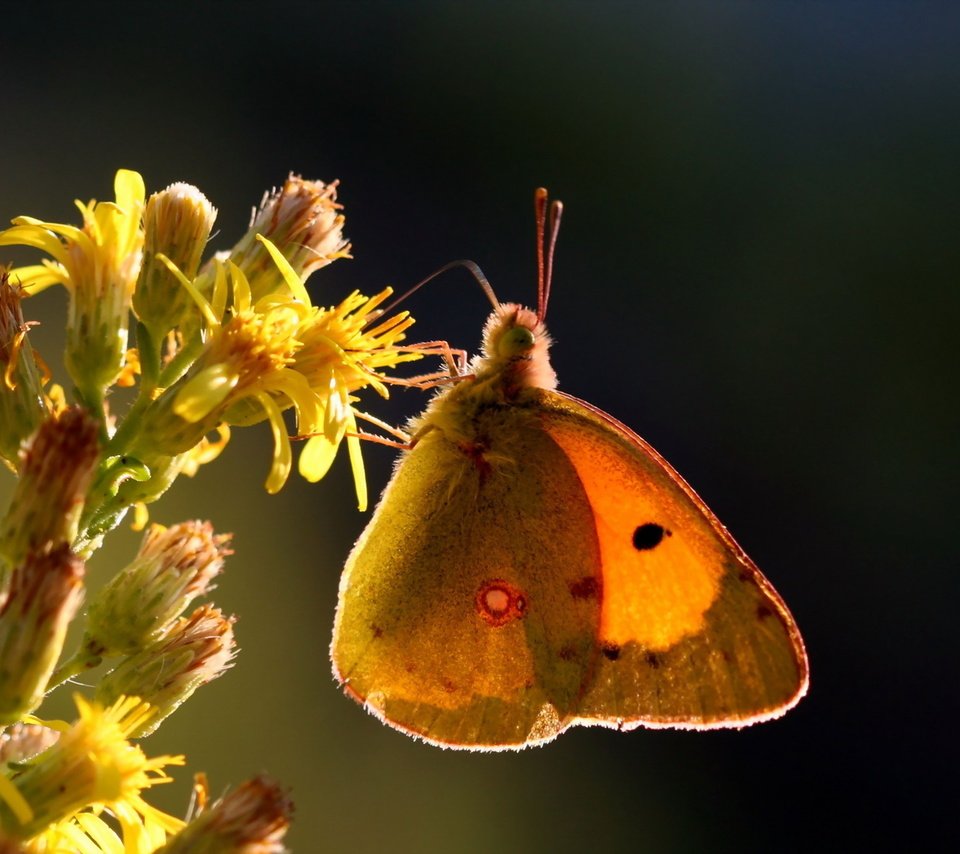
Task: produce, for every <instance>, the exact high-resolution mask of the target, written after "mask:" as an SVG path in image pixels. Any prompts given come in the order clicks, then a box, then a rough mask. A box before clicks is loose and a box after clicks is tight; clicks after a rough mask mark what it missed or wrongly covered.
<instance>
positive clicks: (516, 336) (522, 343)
mask: <svg viewBox="0 0 960 854" xmlns="http://www.w3.org/2000/svg"><path fill="white" fill-rule="evenodd" d="M535 341H536V339H535V338H534V335H533V330H532V329H528V328H527V327H526V326H514V327H513V328H512V329H508V330H507V331H506V332H504V333H503V335H502V336H501V337H500V340H499V341H498V342H497V353H498V354H499V355H500V356H505V357H507V358H510V357H511V356H519V355H520V354H521V353H526V352H527V350H529V349H531V348H532V347H533V345H534V343H535Z"/></svg>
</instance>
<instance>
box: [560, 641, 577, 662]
mask: <svg viewBox="0 0 960 854" xmlns="http://www.w3.org/2000/svg"><path fill="white" fill-rule="evenodd" d="M576 654H577V651H576V650H575V649H574V648H573V647H572V646H569V645H567V646H563V647H560V651H559V652H558V653H557V655H558V656H559V657H560V660H561V661H572V660H573V659H574V657H575V656H576Z"/></svg>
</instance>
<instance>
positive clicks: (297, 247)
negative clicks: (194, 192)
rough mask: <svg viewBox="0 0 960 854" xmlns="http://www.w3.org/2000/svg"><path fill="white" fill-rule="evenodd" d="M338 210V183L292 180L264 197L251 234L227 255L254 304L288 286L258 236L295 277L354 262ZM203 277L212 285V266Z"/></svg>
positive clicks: (294, 178)
mask: <svg viewBox="0 0 960 854" xmlns="http://www.w3.org/2000/svg"><path fill="white" fill-rule="evenodd" d="M340 207H341V206H340V205H339V204H337V182H336V181H334V182H332V183H330V184H324V183H323V182H322V181H305V180H304V179H303V178H301V177H299V176H298V175H291V176H290V177H289V178H287V180H286V181H285V182H284V185H283V187H282V188H281V189H279V190H274V191H273V192H272V193H268V194H266V195H264V197H263V201H262V202H261V203H260V208H259V210H257V211H256V212H255V213H254V216H253V219H252V221H251V223H250V228H249V229H248V230H247V233H246V234H245V235H244V236H243V237H242V238H241V239H240V241H239V242H238V243H237V245H236V246H234V247H233V249H231V250H230V252H228V253H226V257H229V259H230V260H231V261H232V262H233V263H234V264H236V265H237V266H238V267H239V268H240V269H241V270H242V271H243V272H244V274H245V275H246V277H247V280H248V281H249V283H250V292H251V295H252V298H253V302H256V301H257V300H259V299H260V298H261V297H263V296H266V295H267V294H272V293H276V292H277V291H278V290H280V289H281V288H283V287H284V279H283V276H282V275H281V273H280V271H279V270H278V269H277V265H276V264H275V263H274V262H273V261H272V260H271V258H270V254H269V251H268V250H267V249H266V248H265V247H264V245H263V244H262V243H260V242H259V241H258V240H257V239H256V237H257V235H258V234H262V235H263V236H264V237H267V238H269V240H270V241H271V242H272V243H273V244H274V245H275V246H276V247H277V248H278V249H279V250H280V252H281V254H282V255H283V256H284V257H285V258H286V259H287V261H288V262H289V263H290V266H291V267H293V269H294V272H295V273H296V274H297V275H298V276H300V277H301V278H302V279H306V278H307V276H309V275H310V274H311V273H313V271H314V270H319V269H320V268H321V267H325V266H326V265H327V264H329V263H330V262H331V261H334V260H336V259H337V258H348V257H350V256H349V253H350V244H349V243H348V242H347V241H346V239H344V236H343V221H344V220H343V215H342V214H341V213H340ZM202 277H203V278H204V279H205V280H206V279H209V280H210V281H211V282H212V281H213V268H212V265H211V266H210V267H209V268H207V269H205V270H204V272H203V274H202ZM203 288H206V289H209V287H208V286H202V289H203Z"/></svg>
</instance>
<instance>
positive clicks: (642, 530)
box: [633, 522, 672, 552]
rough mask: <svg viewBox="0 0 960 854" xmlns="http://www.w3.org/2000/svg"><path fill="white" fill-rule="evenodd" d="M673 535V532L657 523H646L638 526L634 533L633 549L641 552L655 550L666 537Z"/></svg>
mask: <svg viewBox="0 0 960 854" xmlns="http://www.w3.org/2000/svg"><path fill="white" fill-rule="evenodd" d="M671 535H672V532H671V531H668V530H667V529H666V528H664V527H663V525H658V524H657V523H656V522H645V523H644V524H643V525H638V526H637V529H636V530H635V531H634V532H633V547H634V548H635V549H636V550H637V551H640V552H642V551H646V550H648V549H653V548H656V547H657V546H659V545H660V541H661V540H662V539H663V538H664V537H669V536H671Z"/></svg>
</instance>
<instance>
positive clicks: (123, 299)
mask: <svg viewBox="0 0 960 854" xmlns="http://www.w3.org/2000/svg"><path fill="white" fill-rule="evenodd" d="M114 188H115V190H116V201H115V202H100V203H97V202H95V201H91V202H90V203H89V204H86V205H85V204H83V203H81V202H79V201H78V202H77V203H76V204H77V207H78V208H79V209H80V213H81V214H82V215H83V226H82V227H81V228H77V227H76V226H72V225H65V224H62V223H51V222H43V221H42V220H38V219H34V218H33V217H28V216H21V217H17V218H16V219H14V220H13V223H14V224H13V227H12V228H8V229H7V230H6V231H3V232H0V245H11V244H23V245H27V246H33V247H35V248H37V249H41V250H43V251H44V252H46V253H47V254H48V255H50V256H51V258H52V259H53V260H52V261H46V262H45V263H43V264H41V265H36V266H32V267H21V268H18V269H14V270H13V271H11V276H12V277H14V279H15V280H17V281H19V282H20V283H21V284H22V285H23V286H24V288H25V289H26V290H27V292H28V293H36V292H37V291H40V290H43V289H44V288H46V287H48V286H50V285H53V284H57V283H59V284H62V285H64V286H65V287H66V288H67V290H68V291H69V292H70V301H69V306H68V309H67V352H66V364H67V370H68V371H69V373H70V377H71V378H72V379H73V381H74V383H76V385H77V388H79V389H80V390H81V392H82V393H84V394H86V395H87V396H88V397H90V398H91V399H92V400H94V401H98V400H99V398H100V395H101V394H102V392H103V390H104V389H105V388H107V387H108V386H110V385H112V384H113V383H114V381H115V380H116V379H117V377H118V375H119V374H120V372H121V370H122V368H123V363H124V353H125V352H126V349H127V332H128V328H129V324H130V304H131V299H132V297H133V289H134V285H135V284H136V281H137V275H138V273H139V271H140V262H141V256H142V248H143V230H142V228H141V225H140V216H141V212H142V210H143V200H144V186H143V179H142V178H141V177H140V175H139V173H137V172H131V171H129V170H127V169H120V170H119V171H118V172H117V175H116V179H115V181H114Z"/></svg>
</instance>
